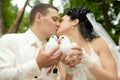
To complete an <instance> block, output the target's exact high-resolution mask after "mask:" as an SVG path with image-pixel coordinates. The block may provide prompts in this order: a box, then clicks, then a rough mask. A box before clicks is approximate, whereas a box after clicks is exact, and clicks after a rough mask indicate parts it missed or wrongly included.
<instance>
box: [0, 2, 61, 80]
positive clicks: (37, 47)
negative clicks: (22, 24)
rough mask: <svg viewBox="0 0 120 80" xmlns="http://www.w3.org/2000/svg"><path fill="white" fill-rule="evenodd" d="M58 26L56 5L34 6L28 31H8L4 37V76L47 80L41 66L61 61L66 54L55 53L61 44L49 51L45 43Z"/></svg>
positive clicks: (0, 52)
mask: <svg viewBox="0 0 120 80" xmlns="http://www.w3.org/2000/svg"><path fill="white" fill-rule="evenodd" d="M58 26H59V21H58V10H57V9H56V8H55V7H54V6H51V5H49V4H43V3H40V4H38V5H36V6H34V7H33V9H32V10H31V13H30V28H29V29H28V30H27V31H26V32H25V33H21V34H6V35H4V36H3V37H2V38H1V39H0V80H43V79H42V71H41V69H42V68H46V67H50V66H53V65H55V64H57V61H59V60H60V57H61V56H62V54H61V53H60V54H57V55H52V54H54V53H55V52H56V51H57V50H58V48H59V47H56V48H54V49H53V50H51V52H50V53H46V52H45V51H44V47H45V45H43V43H45V40H46V38H49V37H50V36H51V35H53V34H56V31H57V28H58ZM42 45H43V46H42ZM46 77H47V76H46Z"/></svg>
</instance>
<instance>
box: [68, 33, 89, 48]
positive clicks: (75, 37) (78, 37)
mask: <svg viewBox="0 0 120 80" xmlns="http://www.w3.org/2000/svg"><path fill="white" fill-rule="evenodd" d="M69 37H70V39H71V41H72V42H75V43H77V44H78V45H79V46H84V45H85V44H87V41H86V40H85V39H84V37H83V36H82V35H81V34H80V33H76V34H73V35H70V36H69Z"/></svg>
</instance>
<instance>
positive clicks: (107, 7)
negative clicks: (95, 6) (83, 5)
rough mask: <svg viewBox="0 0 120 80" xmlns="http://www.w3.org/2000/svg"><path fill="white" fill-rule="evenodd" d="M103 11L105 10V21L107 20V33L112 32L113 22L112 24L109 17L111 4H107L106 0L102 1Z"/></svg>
mask: <svg viewBox="0 0 120 80" xmlns="http://www.w3.org/2000/svg"><path fill="white" fill-rule="evenodd" d="M102 10H103V16H104V20H105V23H106V27H105V29H106V30H107V31H110V29H111V22H110V20H109V16H108V11H109V4H107V3H106V2H105V0H103V1H102Z"/></svg>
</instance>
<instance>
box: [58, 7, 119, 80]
mask: <svg viewBox="0 0 120 80" xmlns="http://www.w3.org/2000/svg"><path fill="white" fill-rule="evenodd" d="M57 35H58V36H61V35H66V36H67V37H69V38H70V40H71V42H75V43H77V45H78V46H80V47H81V48H82V49H83V60H82V62H81V63H79V64H80V65H78V67H75V68H76V69H75V70H74V73H73V74H68V73H67V71H66V72H62V74H61V76H65V77H67V79H66V80H117V79H118V70H117V66H118V64H119V60H120V59H119V58H118V56H119V53H118V51H117V50H116V49H115V44H114V42H113V41H112V40H111V39H110V37H109V36H108V34H107V33H106V32H105V31H104V29H103V28H102V26H101V25H100V24H98V23H97V22H96V21H95V18H94V16H93V14H92V13H91V11H90V10H88V9H84V8H74V9H70V10H68V11H67V13H66V15H65V16H63V18H62V20H61V23H60V27H59V29H58V32H57ZM86 54H87V55H86ZM63 56H64V55H63ZM73 60H75V58H73V57H72V58H71V60H70V59H69V61H67V60H65V56H64V57H63V58H61V61H62V62H63V63H65V64H66V63H67V65H69V66H75V64H76V62H77V60H76V62H75V61H73ZM71 61H73V62H71ZM64 70H67V69H65V68H63V67H62V68H60V71H64Z"/></svg>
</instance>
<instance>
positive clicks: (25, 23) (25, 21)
mask: <svg viewBox="0 0 120 80" xmlns="http://www.w3.org/2000/svg"><path fill="white" fill-rule="evenodd" d="M28 28H29V13H25V14H24V17H23V19H22V22H21V24H20V27H19V30H18V32H20V33H21V32H25V31H26V30H27V29H28Z"/></svg>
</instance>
